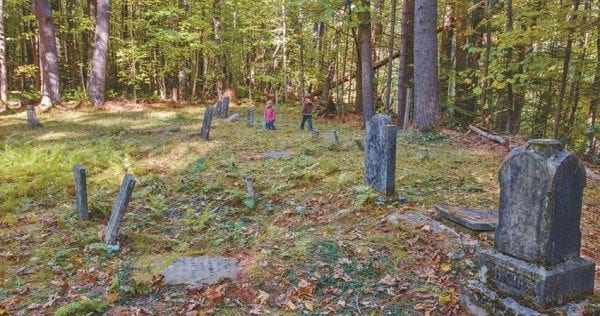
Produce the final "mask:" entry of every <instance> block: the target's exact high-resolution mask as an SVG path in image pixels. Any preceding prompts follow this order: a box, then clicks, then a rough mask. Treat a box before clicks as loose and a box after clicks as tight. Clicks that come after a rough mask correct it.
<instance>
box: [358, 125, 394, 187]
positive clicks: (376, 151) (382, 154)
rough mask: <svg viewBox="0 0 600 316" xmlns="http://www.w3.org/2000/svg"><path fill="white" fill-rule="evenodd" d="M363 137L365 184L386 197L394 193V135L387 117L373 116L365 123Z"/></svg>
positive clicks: (392, 127)
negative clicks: (364, 134)
mask: <svg viewBox="0 0 600 316" xmlns="http://www.w3.org/2000/svg"><path fill="white" fill-rule="evenodd" d="M365 130H366V136H365V183H366V184H367V185H370V186H373V187H374V188H375V189H376V190H377V191H379V192H381V193H384V194H386V195H392V194H394V192H395V181H396V134H397V131H398V129H397V127H396V125H392V122H391V120H390V117H389V116H387V115H381V114H378V115H375V116H373V118H372V119H371V120H370V121H369V122H367V126H366V129H365Z"/></svg>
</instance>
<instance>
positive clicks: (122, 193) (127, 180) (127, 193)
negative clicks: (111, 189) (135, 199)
mask: <svg viewBox="0 0 600 316" xmlns="http://www.w3.org/2000/svg"><path fill="white" fill-rule="evenodd" d="M134 187H135V178H134V177H133V176H132V175H130V174H129V173H126V174H125V177H124V178H123V182H122V183H121V188H120V189H119V194H117V200H116V201H115V205H114V206H113V209H112V212H111V214H110V219H109V220H108V225H107V226H106V234H105V235H104V242H105V243H106V244H107V245H110V246H112V245H118V243H117V237H118V235H119V228H121V223H122V222H123V217H124V216H125V211H126V210H127V205H128V204H129V201H130V200H131V194H132V193H133V188H134Z"/></svg>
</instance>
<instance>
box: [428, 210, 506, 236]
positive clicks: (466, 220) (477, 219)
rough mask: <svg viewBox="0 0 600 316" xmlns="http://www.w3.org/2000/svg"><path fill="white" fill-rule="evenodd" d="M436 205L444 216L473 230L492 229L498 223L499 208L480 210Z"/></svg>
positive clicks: (438, 211) (439, 212)
mask: <svg viewBox="0 0 600 316" xmlns="http://www.w3.org/2000/svg"><path fill="white" fill-rule="evenodd" d="M434 207H435V210H436V211H437V213H438V214H439V215H440V216H442V217H443V218H445V219H447V220H449V221H451V222H454V223H457V224H459V225H462V226H464V227H467V228H469V229H472V230H476V231H492V230H495V229H496V226H497V225H498V210H478V209H474V208H470V207H464V206H444V207H442V206H439V205H435V206H434Z"/></svg>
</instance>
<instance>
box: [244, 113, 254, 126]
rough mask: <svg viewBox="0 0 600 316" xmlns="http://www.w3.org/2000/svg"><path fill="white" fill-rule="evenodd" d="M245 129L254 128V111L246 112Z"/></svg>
mask: <svg viewBox="0 0 600 316" xmlns="http://www.w3.org/2000/svg"><path fill="white" fill-rule="evenodd" d="M246 127H254V109H248V110H246Z"/></svg>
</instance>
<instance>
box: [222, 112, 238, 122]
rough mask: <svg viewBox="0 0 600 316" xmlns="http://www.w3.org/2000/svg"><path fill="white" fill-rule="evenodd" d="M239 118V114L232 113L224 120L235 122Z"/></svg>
mask: <svg viewBox="0 0 600 316" xmlns="http://www.w3.org/2000/svg"><path fill="white" fill-rule="evenodd" d="M239 120H240V115H239V114H237V113H233V114H231V115H230V116H229V117H228V118H227V119H225V121H226V122H229V123H233V122H237V121H239Z"/></svg>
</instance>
